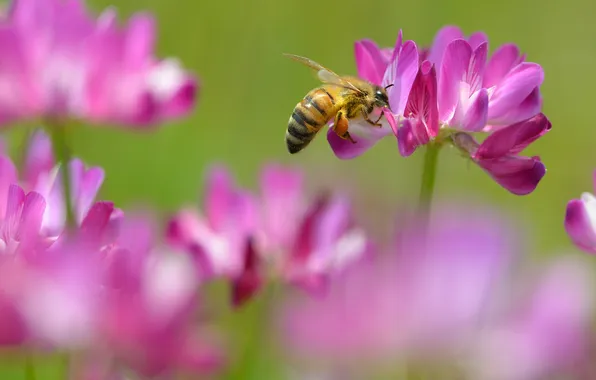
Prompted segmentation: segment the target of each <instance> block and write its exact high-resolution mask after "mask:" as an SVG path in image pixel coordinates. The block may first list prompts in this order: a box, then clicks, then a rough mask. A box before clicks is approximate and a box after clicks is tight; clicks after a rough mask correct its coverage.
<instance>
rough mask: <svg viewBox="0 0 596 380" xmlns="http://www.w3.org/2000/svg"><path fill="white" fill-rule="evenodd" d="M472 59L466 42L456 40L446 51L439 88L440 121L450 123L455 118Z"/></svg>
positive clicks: (441, 67)
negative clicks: (462, 83) (462, 85)
mask: <svg viewBox="0 0 596 380" xmlns="http://www.w3.org/2000/svg"><path fill="white" fill-rule="evenodd" d="M471 58H472V48H471V47H470V44H468V42H466V41H464V40H455V41H453V42H451V43H450V44H449V45H448V46H447V48H446V49H445V54H444V56H443V61H442V64H441V66H440V70H439V72H440V74H439V87H438V102H439V120H441V121H443V122H446V123H449V122H450V121H451V120H452V118H453V117H454V116H455V113H456V110H457V107H458V105H459V99H460V93H461V90H460V88H461V82H462V81H463V80H464V78H466V74H467V72H468V68H469V65H470V59H471Z"/></svg>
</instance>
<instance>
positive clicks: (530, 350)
mask: <svg viewBox="0 0 596 380" xmlns="http://www.w3.org/2000/svg"><path fill="white" fill-rule="evenodd" d="M593 285H594V278H593V276H592V274H591V273H590V271H589V269H588V267H587V266H586V263H584V262H582V260H578V259H577V258H575V257H568V258H563V259H558V260H557V261H555V262H554V263H552V264H550V265H549V267H548V268H546V270H545V271H544V273H543V274H542V275H541V278H540V279H539V282H537V284H534V285H532V291H531V292H530V294H529V296H528V297H525V298H524V299H523V300H522V302H521V303H519V304H516V305H514V310H513V311H512V312H510V315H508V316H506V317H505V318H504V319H503V320H501V321H498V322H496V323H495V325H494V326H491V327H490V328H485V329H483V331H482V332H481V333H480V334H479V337H478V338H477V339H476V340H475V342H474V343H472V346H471V347H470V348H471V358H470V360H467V361H466V363H468V365H467V367H469V370H470V371H471V377H472V378H474V379H479V380H493V379H494V380H497V379H498V380H525V379H538V378H543V377H544V376H547V375H551V376H552V375H555V374H557V373H561V374H562V373H565V371H566V370H568V369H571V368H575V367H576V366H577V363H578V361H579V360H581V359H583V358H584V355H585V350H586V348H587V346H586V344H587V343H588V338H587V337H588V336H589V335H590V330H591V329H590V322H591V315H592V312H593V307H594V303H593V301H592V299H593V292H592V291H591V289H592V287H593Z"/></svg>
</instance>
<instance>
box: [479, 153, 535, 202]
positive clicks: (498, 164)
mask: <svg viewBox="0 0 596 380" xmlns="http://www.w3.org/2000/svg"><path fill="white" fill-rule="evenodd" d="M476 163H477V164H478V165H479V166H480V167H481V168H482V169H484V170H485V171H486V172H487V173H488V174H489V175H490V176H491V177H492V178H493V179H494V180H495V181H496V182H497V183H498V184H499V185H501V186H502V187H504V188H505V189H506V190H508V191H509V192H511V193H512V194H515V195H527V194H530V193H531V192H533V191H534V190H535V189H536V187H537V186H538V183H539V182H540V180H541V179H542V177H544V175H545V174H546V167H545V166H544V164H543V163H542V162H541V161H540V158H539V157H520V156H505V157H501V158H494V159H480V160H476Z"/></svg>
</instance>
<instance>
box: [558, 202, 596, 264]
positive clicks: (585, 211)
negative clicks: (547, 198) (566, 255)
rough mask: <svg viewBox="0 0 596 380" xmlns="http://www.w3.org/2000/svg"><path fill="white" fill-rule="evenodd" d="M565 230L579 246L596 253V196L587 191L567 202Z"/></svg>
mask: <svg viewBox="0 0 596 380" xmlns="http://www.w3.org/2000/svg"><path fill="white" fill-rule="evenodd" d="M565 231H567V234H568V235H569V237H570V238H571V241H573V243H574V244H575V245H577V246H578V247H579V248H581V249H583V250H584V251H586V252H589V253H595V254H596V198H595V197H594V196H593V195H592V194H589V193H585V194H583V195H582V197H581V199H573V200H571V201H569V203H568V204H567V211H566V213H565Z"/></svg>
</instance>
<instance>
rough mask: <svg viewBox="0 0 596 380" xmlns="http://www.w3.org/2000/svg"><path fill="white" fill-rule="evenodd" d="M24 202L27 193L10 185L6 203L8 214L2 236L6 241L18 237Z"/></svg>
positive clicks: (16, 186) (18, 187) (5, 217)
mask: <svg viewBox="0 0 596 380" xmlns="http://www.w3.org/2000/svg"><path fill="white" fill-rule="evenodd" d="M24 202H25V192H24V191H23V189H22V188H21V187H20V186H19V185H10V187H9V189H8V199H7V202H6V214H5V216H4V223H3V225H2V229H3V232H2V234H3V237H4V240H5V241H6V240H7V239H9V238H10V239H15V237H16V233H17V231H18V228H19V222H20V218H21V212H22V210H23V203H24Z"/></svg>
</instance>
